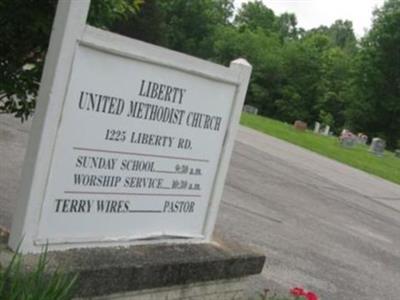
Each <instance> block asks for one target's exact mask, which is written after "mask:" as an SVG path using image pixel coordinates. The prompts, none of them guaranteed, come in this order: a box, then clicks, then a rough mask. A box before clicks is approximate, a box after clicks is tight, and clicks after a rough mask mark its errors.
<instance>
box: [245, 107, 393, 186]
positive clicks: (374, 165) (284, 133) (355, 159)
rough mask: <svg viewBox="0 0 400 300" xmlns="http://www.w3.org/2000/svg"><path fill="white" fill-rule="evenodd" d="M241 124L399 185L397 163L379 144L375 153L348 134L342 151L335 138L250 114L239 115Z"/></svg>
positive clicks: (355, 137)
mask: <svg viewBox="0 0 400 300" xmlns="http://www.w3.org/2000/svg"><path fill="white" fill-rule="evenodd" d="M241 124H243V125H245V126H248V127H250V128H253V129H256V130H258V131H261V132H263V133H266V134H269V135H272V136H274V137H277V138H279V139H283V140H285V141H288V142H290V143H293V144H295V145H298V146H301V147H304V148H306V149H309V150H311V151H313V152H316V153H318V154H321V155H323V156H326V157H329V158H332V159H335V160H337V161H340V162H343V163H345V164H348V165H350V166H353V167H355V168H358V169H360V170H363V171H366V172H368V173H371V174H374V175H376V176H379V177H382V178H384V179H387V180H390V181H393V182H395V183H400V162H399V160H398V158H397V157H396V154H395V153H394V152H390V151H387V150H384V152H382V151H383V150H382V145H381V144H379V148H378V150H376V149H375V147H376V146H373V147H372V148H371V147H368V146H366V145H364V144H363V143H364V142H362V141H361V142H358V141H357V140H358V138H357V136H355V135H354V134H351V135H349V138H347V139H346V138H345V139H344V141H343V142H344V143H346V146H344V147H342V146H341V144H340V141H339V139H338V138H337V137H334V136H323V135H315V134H314V133H313V132H312V131H310V132H302V131H298V130H292V125H288V124H285V123H282V122H279V121H276V120H271V119H268V118H265V117H261V116H252V115H250V114H243V115H242V119H241ZM360 139H364V138H360ZM378 141H380V139H378ZM371 149H375V150H371ZM376 151H378V152H376Z"/></svg>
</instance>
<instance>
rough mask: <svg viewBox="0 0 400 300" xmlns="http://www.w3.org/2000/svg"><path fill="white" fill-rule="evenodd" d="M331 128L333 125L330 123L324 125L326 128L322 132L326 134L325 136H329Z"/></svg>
mask: <svg viewBox="0 0 400 300" xmlns="http://www.w3.org/2000/svg"><path fill="white" fill-rule="evenodd" d="M330 129H331V127H330V126H329V125H325V127H324V129H323V131H322V134H323V135H325V136H328V135H329V130H330Z"/></svg>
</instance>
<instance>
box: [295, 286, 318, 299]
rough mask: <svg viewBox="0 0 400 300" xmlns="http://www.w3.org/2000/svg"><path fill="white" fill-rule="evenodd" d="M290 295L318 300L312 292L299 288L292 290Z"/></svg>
mask: <svg viewBox="0 0 400 300" xmlns="http://www.w3.org/2000/svg"><path fill="white" fill-rule="evenodd" d="M290 293H291V294H292V295H293V296H295V297H305V298H306V299H307V300H319V299H318V296H317V295H316V294H315V293H314V292H311V291H305V290H304V289H302V288H299V287H294V288H292V289H291V290H290Z"/></svg>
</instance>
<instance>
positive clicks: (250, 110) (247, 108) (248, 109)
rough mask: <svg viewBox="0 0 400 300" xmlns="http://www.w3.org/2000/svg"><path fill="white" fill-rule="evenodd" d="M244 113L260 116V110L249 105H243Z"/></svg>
mask: <svg viewBox="0 0 400 300" xmlns="http://www.w3.org/2000/svg"><path fill="white" fill-rule="evenodd" d="M243 111H244V112H247V113H249V114H253V115H257V114H258V108H257V107H255V106H251V105H248V104H245V105H243Z"/></svg>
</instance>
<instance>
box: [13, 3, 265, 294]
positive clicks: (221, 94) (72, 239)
mask: <svg viewBox="0 0 400 300" xmlns="http://www.w3.org/2000/svg"><path fill="white" fill-rule="evenodd" d="M89 5H90V1H89V0H81V1H74V0H62V1H61V0H60V1H59V3H58V6H57V12H56V16H55V19H54V25H53V30H52V34H51V39H50V44H49V49H48V52H47V56H46V62H45V67H44V71H43V76H42V80H41V85H40V90H39V95H38V98H39V101H38V106H37V110H36V114H35V118H34V120H33V124H32V129H31V136H30V141H29V145H28V149H27V152H26V158H25V162H24V167H23V175H22V182H21V190H20V194H19V199H18V203H17V208H16V211H15V214H14V216H13V224H12V228H11V234H10V238H9V241H8V243H9V246H10V247H11V248H12V249H13V250H16V249H17V248H18V249H19V250H20V251H21V252H22V253H24V254H25V253H33V254H36V253H39V252H40V251H41V250H42V249H43V247H44V246H46V247H47V248H48V250H49V251H51V252H53V251H56V252H55V253H57V254H54V255H53V254H51V255H53V256H54V260H55V261H57V262H58V263H59V264H60V265H61V266H62V265H63V263H65V264H68V266H72V267H75V268H76V270H77V271H78V272H81V273H82V274H86V275H85V276H86V277H85V276H84V278H81V280H82V281H83V282H84V284H83V286H85V285H86V289H85V290H81V291H80V294H81V295H82V296H85V297H92V296H103V295H104V294H107V293H119V292H129V291H133V290H136V292H135V293H139V294H135V295H137V297H136V296H132V299H142V298H141V297H142V295H141V294H140V292H138V290H142V289H150V288H152V289H155V290H154V291H153V293H154V295H156V294H157V293H158V294H157V295H161V294H162V293H163V292H162V291H160V290H159V289H160V288H163V287H165V286H171V285H174V286H176V288H175V289H176V292H177V293H182V291H185V293H186V295H189V296H190V295H192V296H193V297H194V294H190V293H192V292H193V293H195V294H196V293H197V294H196V295H197V296H199V295H200V296H201V294H202V293H203V292H204V293H205V292H206V291H207V287H208V288H210V287H213V289H214V292H215V297H218V295H220V296H222V295H224V293H225V292H226V293H228V292H227V291H226V290H224V289H223V284H222V283H220V282H221V280H233V281H234V282H233V283H232V288H233V287H234V286H235V285H236V283H238V282H239V281H240V280H239V279H240V278H245V277H246V276H248V275H250V274H256V273H259V272H261V269H262V266H263V263H264V257H263V256H262V255H259V254H256V253H254V252H252V251H251V250H246V249H244V248H242V247H239V246H237V245H229V243H228V242H218V243H217V242H215V241H213V240H212V235H213V230H214V225H215V221H216V217H217V212H218V208H219V204H220V202H221V197H222V191H223V187H224V182H225V177H226V174H227V170H228V166H229V162H230V157H231V154H232V149H233V145H234V139H235V135H236V132H237V128H238V122H239V118H240V113H241V108H242V106H243V102H244V99H245V95H246V91H247V85H248V82H249V78H250V74H251V66H250V65H249V64H248V63H247V62H246V61H245V60H243V59H237V60H235V61H233V62H232V63H231V64H230V67H229V68H227V67H224V66H220V65H216V64H213V63H210V62H207V61H203V60H200V59H197V58H194V57H191V56H188V55H184V54H180V53H177V52H174V51H171V50H168V49H164V48H161V47H157V46H154V45H150V44H147V43H144V42H141V41H137V40H133V39H129V38H126V37H123V36H120V35H117V34H114V33H111V32H107V31H103V30H100V29H97V28H94V27H91V26H89V25H86V17H87V12H88V9H89ZM121 247H125V248H121ZM69 249H71V250H69ZM67 250H69V251H67ZM114 257H119V258H118V259H114ZM211 262H217V263H215V264H214V263H211ZM212 265H215V267H212ZM165 266H167V268H166V267H165ZM99 270H101V271H99ZM115 270H117V273H121V274H125V275H124V276H125V278H123V279H121V280H118V278H116V277H115V276H116V275H115ZM118 270H119V271H118ZM166 270H168V272H169V273H168V272H167V271H166ZM163 272H167V273H166V274H164V273H163ZM88 274H90V276H89V277H88ZM135 274H136V275H135ZM184 274H186V275H185V276H183V275H184ZM121 276H122V275H121ZM121 278H122V277H121ZM128 279H129V281H128V282H129V284H127V281H126V280H128ZM199 282H208V283H209V284H203V285H204V286H206V288H205V289H203V288H198V287H196V289H195V290H196V291H197V292H194V290H193V289H192V288H191V287H190V286H188V284H189V283H190V284H197V283H199ZM110 283H112V284H110ZM99 285H101V286H104V287H106V288H105V289H99V288H98V286H99ZM88 286H90V287H91V288H92V289H90V288H88ZM220 288H221V289H222V290H223V291H222V290H221V289H220ZM236 288H237V287H236ZM199 289H200V292H199ZM219 292H220V294H218V293H219ZM159 293H161V294H159ZM164 294H165V293H164ZM164 294H163V295H164ZM167 294H168V293H167ZM197 296H196V297H197ZM160 297H161V296H160ZM163 297H164V296H163ZM167 297H168V296H167ZM115 299H118V297H117V296H116V298H115ZM177 299H179V297H177Z"/></svg>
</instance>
